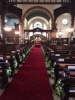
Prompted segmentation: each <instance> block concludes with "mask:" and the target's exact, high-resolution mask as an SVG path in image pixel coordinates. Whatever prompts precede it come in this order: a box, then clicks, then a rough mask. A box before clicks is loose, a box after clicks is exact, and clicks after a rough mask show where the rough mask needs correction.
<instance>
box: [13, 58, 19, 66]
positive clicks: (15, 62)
mask: <svg viewBox="0 0 75 100" xmlns="http://www.w3.org/2000/svg"><path fill="white" fill-rule="evenodd" d="M17 66H18V63H17V61H16V59H15V60H14V68H17Z"/></svg>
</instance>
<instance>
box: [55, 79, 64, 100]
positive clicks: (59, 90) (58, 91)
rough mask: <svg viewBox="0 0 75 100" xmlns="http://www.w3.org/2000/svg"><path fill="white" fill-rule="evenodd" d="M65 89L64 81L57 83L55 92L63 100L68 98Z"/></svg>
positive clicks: (60, 80)
mask: <svg viewBox="0 0 75 100" xmlns="http://www.w3.org/2000/svg"><path fill="white" fill-rule="evenodd" d="M63 87H64V83H63V82H62V79H59V80H58V81H57V83H56V86H55V90H56V94H57V95H58V96H59V97H60V98H62V99H63V98H64V97H65V96H66V94H65V91H64V88H63Z"/></svg>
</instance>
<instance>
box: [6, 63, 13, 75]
mask: <svg viewBox="0 0 75 100" xmlns="http://www.w3.org/2000/svg"><path fill="white" fill-rule="evenodd" d="M11 72H12V70H11V67H10V65H8V66H7V67H6V76H10V75H11Z"/></svg>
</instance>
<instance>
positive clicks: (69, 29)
mask: <svg viewBox="0 0 75 100" xmlns="http://www.w3.org/2000/svg"><path fill="white" fill-rule="evenodd" d="M66 31H67V32H73V31H74V28H73V27H70V28H67V29H66Z"/></svg>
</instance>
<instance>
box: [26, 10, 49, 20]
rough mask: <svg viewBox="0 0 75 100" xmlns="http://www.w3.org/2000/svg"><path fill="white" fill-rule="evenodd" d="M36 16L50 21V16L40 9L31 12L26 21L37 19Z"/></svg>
mask: <svg viewBox="0 0 75 100" xmlns="http://www.w3.org/2000/svg"><path fill="white" fill-rule="evenodd" d="M36 16H41V17H43V18H45V19H46V20H47V21H49V20H50V17H49V15H48V14H47V13H46V12H45V11H42V10H39V9H36V10H33V11H31V12H30V13H29V14H28V15H27V16H26V19H27V20H28V21H29V20H30V19H31V18H33V17H36Z"/></svg>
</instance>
